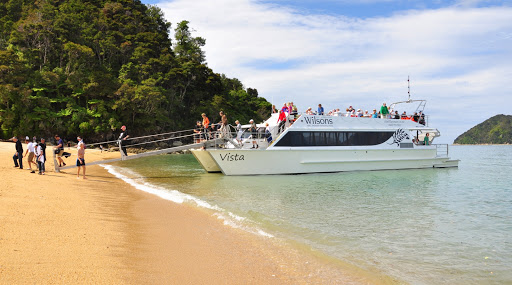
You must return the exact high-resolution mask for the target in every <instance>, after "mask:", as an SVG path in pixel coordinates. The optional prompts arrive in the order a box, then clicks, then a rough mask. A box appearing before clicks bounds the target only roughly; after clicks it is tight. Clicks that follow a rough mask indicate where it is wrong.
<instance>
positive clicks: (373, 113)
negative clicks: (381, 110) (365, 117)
mask: <svg viewBox="0 0 512 285" xmlns="http://www.w3.org/2000/svg"><path fill="white" fill-rule="evenodd" d="M378 117H379V115H378V114H377V109H373V112H372V118H378Z"/></svg>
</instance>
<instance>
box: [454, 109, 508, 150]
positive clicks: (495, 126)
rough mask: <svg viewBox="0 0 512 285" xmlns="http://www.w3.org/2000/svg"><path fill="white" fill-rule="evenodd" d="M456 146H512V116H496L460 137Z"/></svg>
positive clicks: (455, 142) (456, 140)
mask: <svg viewBox="0 0 512 285" xmlns="http://www.w3.org/2000/svg"><path fill="white" fill-rule="evenodd" d="M453 143H454V144H512V116H510V115H496V116H494V117H491V118H489V119H487V120H485V121H484V122H482V123H480V124H478V125H476V126H474V127H473V128H471V129H470V130H468V131H466V132H465V133H463V134H462V135H460V136H458V137H457V138H456V139H455V141H454V142H453Z"/></svg>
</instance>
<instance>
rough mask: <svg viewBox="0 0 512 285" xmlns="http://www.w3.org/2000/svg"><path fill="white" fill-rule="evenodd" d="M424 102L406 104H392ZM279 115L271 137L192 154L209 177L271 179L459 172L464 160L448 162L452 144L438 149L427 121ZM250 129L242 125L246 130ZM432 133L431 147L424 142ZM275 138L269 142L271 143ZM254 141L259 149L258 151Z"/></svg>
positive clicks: (232, 141) (247, 136) (228, 141)
mask: <svg viewBox="0 0 512 285" xmlns="http://www.w3.org/2000/svg"><path fill="white" fill-rule="evenodd" d="M412 103H419V105H418V107H417V109H416V111H417V112H418V113H419V112H420V111H421V112H422V111H423V109H424V107H425V104H426V101H425V100H410V99H409V100H407V101H403V102H397V103H393V104H391V105H390V109H395V110H398V109H399V106H400V105H402V104H412ZM278 117H279V116H278V114H273V115H272V116H271V117H270V118H269V119H268V120H267V121H265V122H264V123H262V124H259V125H258V127H259V128H260V129H264V128H265V126H266V124H267V123H268V127H267V129H268V130H269V131H268V132H267V136H265V135H257V134H254V133H249V132H244V134H243V136H242V137H238V139H237V138H235V136H233V138H225V142H224V143H222V144H221V145H220V146H215V147H211V148H206V149H200V150H193V151H192V153H193V155H194V156H195V158H196V159H197V160H198V161H199V163H200V164H201V165H202V166H203V168H204V169H205V170H206V171H207V172H222V173H224V174H225V175H267V174H304V173H328V172H343V171H359V170H390V169H392V170H395V169H419V168H445V167H457V166H458V162H459V160H451V159H450V158H449V157H448V145H447V144H433V143H432V142H433V141H434V140H435V139H436V138H437V137H439V136H440V133H439V131H438V130H437V129H435V128H432V127H429V126H428V117H427V119H426V120H425V122H422V121H419V122H421V124H420V123H419V122H416V121H414V120H412V118H407V119H380V118H367V117H344V116H323V115H308V114H301V115H289V116H287V118H286V121H285V123H284V126H282V124H281V125H279V122H278ZM248 127H249V125H246V126H243V128H245V129H247V128H248ZM427 134H428V136H429V143H428V144H425V143H423V141H424V137H425V136H426V135H427ZM269 137H270V138H269ZM253 141H256V142H257V143H258V146H259V147H258V148H253V143H252V142H253Z"/></svg>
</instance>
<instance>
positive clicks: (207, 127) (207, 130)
mask: <svg viewBox="0 0 512 285" xmlns="http://www.w3.org/2000/svg"><path fill="white" fill-rule="evenodd" d="M201 116H202V117H203V129H204V139H205V140H207V139H209V138H210V120H209V119H208V117H206V114H205V113H202V114H201Z"/></svg>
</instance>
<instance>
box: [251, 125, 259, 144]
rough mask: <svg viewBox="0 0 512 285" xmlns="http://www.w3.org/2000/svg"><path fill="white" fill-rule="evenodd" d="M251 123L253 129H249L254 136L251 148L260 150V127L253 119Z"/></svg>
mask: <svg viewBox="0 0 512 285" xmlns="http://www.w3.org/2000/svg"><path fill="white" fill-rule="evenodd" d="M249 123H250V124H251V127H250V128H249V131H250V132H251V134H252V147H251V148H258V147H259V145H258V141H257V139H258V126H256V123H255V122H254V120H253V119H251V120H249Z"/></svg>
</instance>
